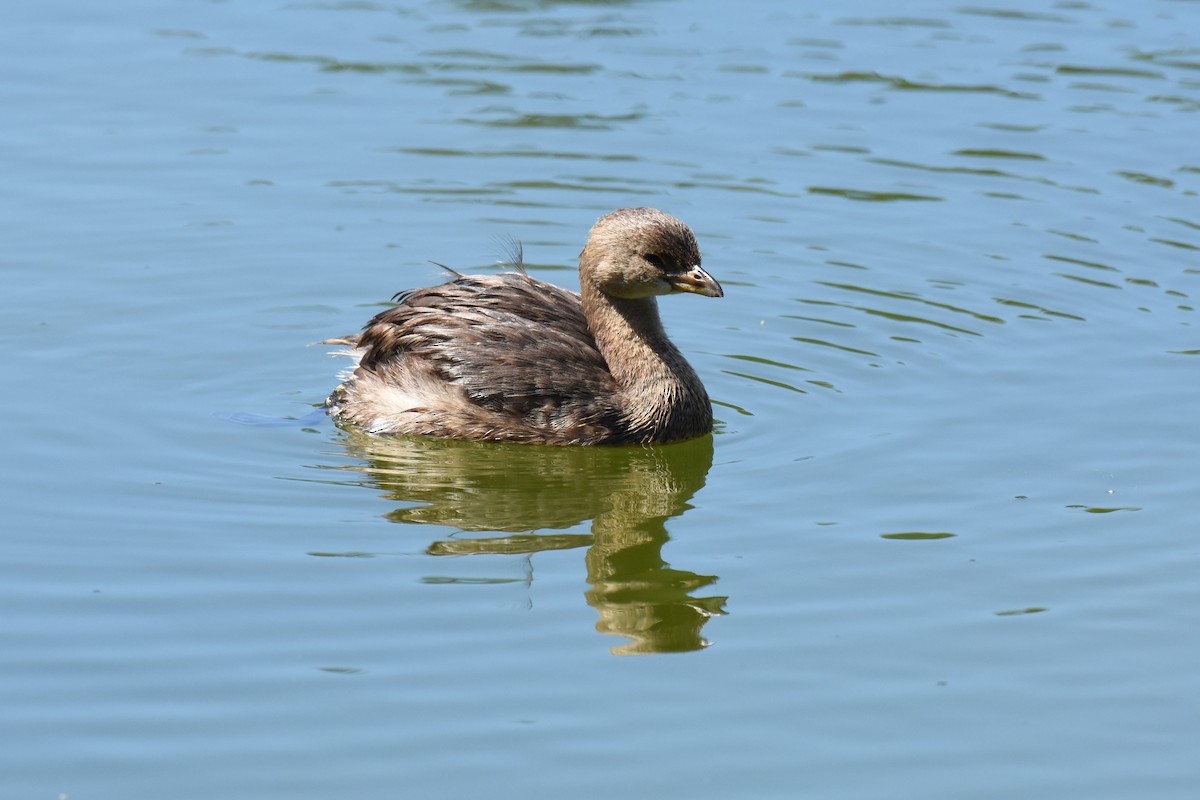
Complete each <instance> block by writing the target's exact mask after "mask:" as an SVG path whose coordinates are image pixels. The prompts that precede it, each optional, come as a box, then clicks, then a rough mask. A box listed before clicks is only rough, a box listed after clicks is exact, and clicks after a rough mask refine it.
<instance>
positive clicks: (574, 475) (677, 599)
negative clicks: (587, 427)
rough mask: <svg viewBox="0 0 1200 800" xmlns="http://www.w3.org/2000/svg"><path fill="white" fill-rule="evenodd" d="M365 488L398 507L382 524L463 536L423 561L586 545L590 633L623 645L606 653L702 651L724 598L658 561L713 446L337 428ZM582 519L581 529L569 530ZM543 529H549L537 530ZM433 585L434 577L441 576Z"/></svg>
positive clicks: (699, 578)
mask: <svg viewBox="0 0 1200 800" xmlns="http://www.w3.org/2000/svg"><path fill="white" fill-rule="evenodd" d="M344 443H345V445H346V449H347V450H348V451H349V452H350V454H351V455H352V456H353V457H355V458H356V459H359V460H361V462H362V463H361V464H359V465H356V466H353V467H350V469H353V470H355V471H361V472H362V473H363V474H364V475H365V476H366V478H367V481H366V483H367V485H370V486H373V487H375V488H378V489H380V490H382V491H383V492H384V493H385V496H387V497H389V498H392V499H395V500H400V501H404V503H405V505H404V506H402V507H399V508H397V509H395V510H394V511H392V512H390V513H388V514H387V515H386V516H387V518H388V519H389V520H391V521H393V522H400V523H409V524H412V523H422V524H435V525H446V526H451V527H454V528H457V529H459V530H460V531H462V532H464V533H478V532H484V531H488V532H500V533H506V534H508V535H502V536H494V535H492V536H486V537H482V536H469V535H468V536H454V537H451V538H446V539H441V540H438V541H434V542H433V543H431V544H430V545H429V546H428V547H427V548H426V553H428V554H429V555H431V556H445V555H456V556H466V555H519V554H531V553H537V552H541V551H543V550H562V549H570V548H575V547H586V548H587V553H586V556H585V558H584V562H585V564H586V568H587V581H588V584H589V586H590V588H589V589H588V590H587V591H586V593H585V596H586V598H587V602H588V604H589V605H591V606H592V607H593V608H595V609H596V612H597V613H598V614H599V616H600V620H599V621H598V622H597V623H596V629H597V630H598V631H600V632H601V633H609V634H617V635H621V636H625V637H627V638H628V639H629V641H628V642H627V643H626V644H623V645H619V646H616V647H614V648H612V652H613V653H615V654H618V655H632V654H643V653H666V652H684V651H689V650H697V649H700V648H702V647H705V646H706V645H707V644H708V642H707V641H706V640H705V639H704V638H703V636H702V635H701V629H702V628H703V627H704V625H705V623H707V622H708V620H709V618H711V617H713V616H716V615H719V614H724V613H725V610H724V604H725V600H726V598H725V597H721V596H715V595H711V596H705V597H697V596H693V593H694V592H697V591H699V590H700V589H702V588H703V587H706V586H708V585H709V584H712V583H714V582H715V581H716V580H717V577H716V576H715V575H700V574H698V573H695V572H692V571H689V570H686V569H679V568H675V567H672V566H671V565H669V564H668V563H667V562H666V561H665V560H664V559H663V556H662V547H663V545H664V544H666V542H667V540H668V539H669V536H668V534H667V527H666V524H667V521H668V520H669V519H671V518H673V517H677V516H679V515H681V514H683V513H684V512H685V511H687V510H688V509H689V508H690V507H691V506H690V505H689V503H688V501H689V500H690V499H691V498H692V497H693V495H695V494H696V492H697V491H699V490H700V489H701V488H702V487H703V486H704V482H705V479H706V477H707V475H708V470H709V469H710V467H711V466H712V459H713V439H712V437H711V436H705V437H701V438H699V439H695V440H693V441H690V442H684V443H681V444H674V445H668V446H660V447H603V448H599V447H590V448H579V447H534V446H528V445H505V444H493V443H482V442H455V441H442V440H436V439H418V438H390V439H382V438H376V437H369V436H366V435H363V434H360V433H357V432H353V431H350V432H347V433H346V438H345V439H344ZM589 521H590V523H591V526H590V527H591V530H590V533H580V532H578V531H572V530H569V529H572V528H576V527H578V526H581V525H584V524H586V523H588V522H589ZM546 531H555V532H546ZM443 582H444V580H443Z"/></svg>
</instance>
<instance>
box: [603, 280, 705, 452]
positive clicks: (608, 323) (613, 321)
mask: <svg viewBox="0 0 1200 800" xmlns="http://www.w3.org/2000/svg"><path fill="white" fill-rule="evenodd" d="M581 299H582V302H583V312H584V316H585V317H586V318H587V321H588V326H589V327H590V328H591V330H592V335H593V336H594V337H595V339H596V346H597V347H598V348H599V350H600V354H601V355H603V356H604V360H605V361H606V362H607V363H608V369H609V372H610V373H611V374H612V376H613V378H614V379H615V380H616V382H617V385H618V386H619V388H620V391H621V393H622V394H623V395H624V397H625V400H626V414H627V416H628V418H629V420H630V422H631V424H632V425H633V426H634V427H635V428H638V429H646V430H650V429H653V430H655V431H657V432H659V433H662V432H666V433H667V434H668V435H669V436H670V438H685V437H688V436H694V435H696V434H697V433H702V432H705V431H707V430H708V428H709V427H711V424H712V408H711V406H710V405H709V401H708V393H707V392H705V390H704V384H703V383H701V382H700V378H699V376H698V375H697V374H696V371H695V370H693V369H692V367H691V365H690V364H688V362H687V360H686V359H685V358H684V357H683V354H682V353H680V352H679V349H678V348H677V347H675V345H674V344H672V343H671V340H670V339H668V338H667V332H666V331H665V330H664V329H663V326H662V320H661V319H660V318H659V316H658V303H657V301H656V300H655V299H654V298H653V297H646V298H639V299H636V300H627V299H622V298H618V297H610V296H608V295H605V294H603V293H602V292H601V291H600V290H599V289H597V288H596V287H594V286H592V285H591V284H590V282H588V281H587V280H584V281H583V282H582V291H581ZM693 427H695V428H697V430H695V431H693V430H691V428H693ZM701 428H702V429H703V430H699V429H701Z"/></svg>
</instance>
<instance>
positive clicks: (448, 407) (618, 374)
mask: <svg viewBox="0 0 1200 800" xmlns="http://www.w3.org/2000/svg"><path fill="white" fill-rule="evenodd" d="M579 280H580V288H581V291H580V293H579V294H576V293H575V292H571V291H568V290H566V289H562V288H560V287H558V286H554V285H552V284H549V283H546V282H544V281H540V280H537V279H535V278H531V277H529V276H528V275H526V274H524V272H520V273H505V274H500V275H460V276H458V277H456V278H455V279H454V280H451V281H449V282H448V283H443V284H441V285H440V286H433V287H429V288H424V289H415V290H413V291H410V292H402V293H401V294H399V295H397V299H398V300H399V305H397V306H396V307H394V308H390V309H388V310H387V311H384V312H382V313H380V314H378V315H377V316H376V317H375V318H374V319H372V320H371V321H370V322H368V323H367V325H366V327H365V328H363V331H362V333H361V334H359V335H358V336H354V337H347V338H346V339H342V340H333V341H334V342H336V343H343V344H348V345H351V346H352V348H353V349H351V350H349V351H346V354H347V355H350V356H352V357H354V358H356V359H357V361H358V365H357V367H355V368H354V370H353V372H351V373H350V374H349V375H348V376H347V378H346V380H345V382H344V383H343V384H342V385H341V386H339V387H337V388H336V389H335V390H334V391H333V393H332V394H331V395H330V396H329V399H328V400H326V401H325V406H326V409H327V410H328V411H329V414H330V415H331V416H333V417H334V418H335V419H337V420H339V421H343V422H348V423H353V424H354V425H357V426H360V427H362V428H363V429H365V430H367V431H369V432H371V433H378V434H416V435H423V436H441V437H447V438H454V439H485V440H495V441H512V442H540V443H545V444H623V443H632V442H642V443H649V442H670V441H679V440H683V439H690V438H692V437H695V436H699V435H701V434H705V433H708V432H709V431H711V430H712V406H711V405H710V403H709V400H708V394H707V393H706V392H705V391H704V385H703V384H702V383H701V382H700V378H699V377H698V376H697V375H696V373H695V371H694V370H693V369H692V367H691V366H690V365H689V364H688V363H687V361H686V360H685V359H684V357H683V355H682V354H681V353H680V352H679V350H678V349H677V348H676V347H675V345H673V344H672V343H671V341H670V340H669V339H668V338H667V334H666V332H665V331H664V330H663V327H662V323H661V321H660V320H659V316H658V304H657V301H656V300H655V296H656V295H660V294H670V293H673V292H691V293H693V294H701V295H706V296H708V297H721V296H722V294H723V292H722V290H721V286H720V284H718V283H717V282H716V281H715V280H713V279H712V277H710V276H709V275H708V273H706V272H705V271H704V270H703V269H701V267H700V250H699V248H698V246H697V245H696V237H695V236H694V235H693V234H692V231H691V229H690V228H688V226H687V225H685V224H684V223H682V222H680V221H679V220H677V219H675V218H674V217H672V216H670V215H668V214H664V213H663V212H661V211H657V210H655V209H652V208H626V209H621V210H619V211H614V212H613V213H611V214H609V215H607V216H604V217H601V218H600V220H599V221H598V222H597V223H596V225H595V227H593V228H592V231H591V234H590V235H589V236H588V241H587V244H586V245H585V246H584V248H583V252H582V253H581V254H580V256H579Z"/></svg>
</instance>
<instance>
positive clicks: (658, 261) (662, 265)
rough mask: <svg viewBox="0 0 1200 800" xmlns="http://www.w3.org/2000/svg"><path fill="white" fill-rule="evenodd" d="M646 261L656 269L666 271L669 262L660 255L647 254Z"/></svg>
mask: <svg viewBox="0 0 1200 800" xmlns="http://www.w3.org/2000/svg"><path fill="white" fill-rule="evenodd" d="M646 260H647V261H649V262H650V266H652V267H654V268H655V269H666V268H667V261H666V259H664V258H663V257H662V256H660V255H659V254H658V253H647V254H646Z"/></svg>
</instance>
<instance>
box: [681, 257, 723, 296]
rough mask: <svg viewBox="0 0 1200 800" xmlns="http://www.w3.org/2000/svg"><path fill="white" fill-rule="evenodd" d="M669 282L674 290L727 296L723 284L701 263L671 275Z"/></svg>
mask: <svg viewBox="0 0 1200 800" xmlns="http://www.w3.org/2000/svg"><path fill="white" fill-rule="evenodd" d="M667 282H668V283H669V284H671V291H673V292H691V293H692V294H702V295H704V296H705V297H724V296H725V292H724V290H723V289H721V284H719V283H717V282H716V281H715V280H713V276H712V275H709V274H708V273H707V272H705V271H704V270H703V269H701V268H700V265H699V264H697V265H696V266H694V267H692V268H691V269H689V270H688V271H687V272H683V273H680V274H678V275H671V276H669V277H668V278H667Z"/></svg>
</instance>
